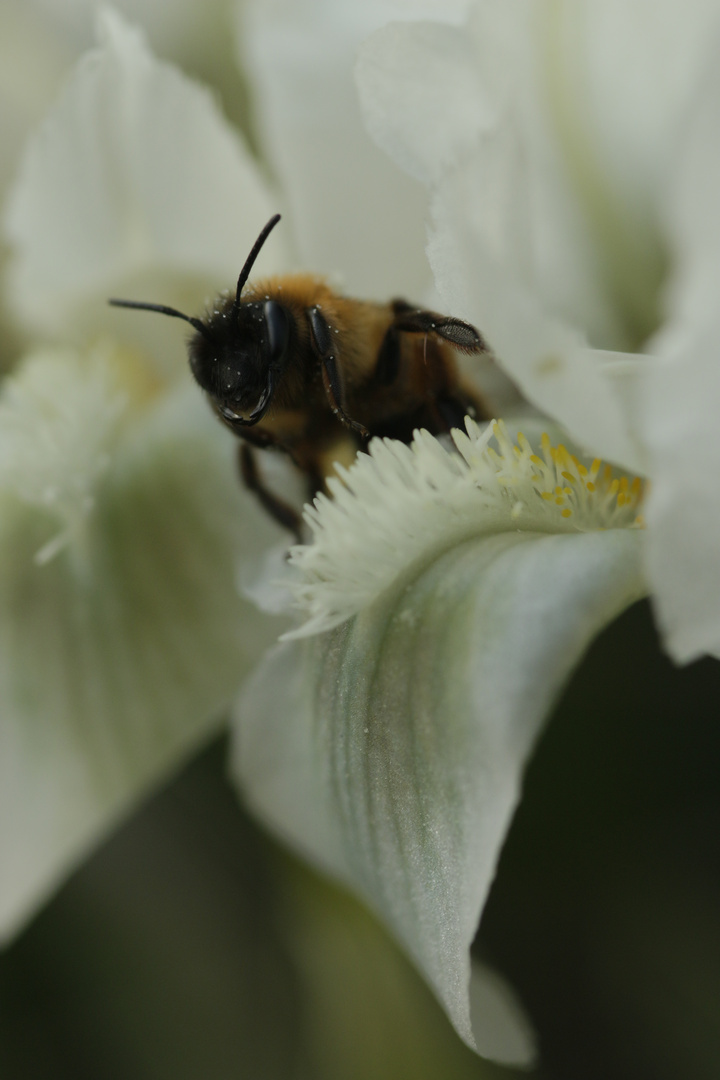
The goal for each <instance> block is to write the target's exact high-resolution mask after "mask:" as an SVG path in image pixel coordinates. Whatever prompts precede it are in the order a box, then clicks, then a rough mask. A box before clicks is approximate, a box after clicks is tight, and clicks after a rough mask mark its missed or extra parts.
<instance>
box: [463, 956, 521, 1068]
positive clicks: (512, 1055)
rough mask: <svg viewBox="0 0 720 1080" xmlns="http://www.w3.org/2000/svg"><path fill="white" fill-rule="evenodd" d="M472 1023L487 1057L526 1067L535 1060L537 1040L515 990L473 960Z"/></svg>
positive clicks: (483, 965)
mask: <svg viewBox="0 0 720 1080" xmlns="http://www.w3.org/2000/svg"><path fill="white" fill-rule="evenodd" d="M470 1021H471V1023H472V1029H473V1035H474V1036H475V1042H476V1043H477V1045H478V1047H481V1048H482V1053H483V1056H484V1057H489V1058H492V1060H493V1061H500V1062H502V1063H503V1064H504V1065H519V1066H523V1067H525V1068H527V1067H528V1066H530V1065H532V1064H533V1063H534V1061H535V1058H536V1054H537V1051H536V1047H535V1037H534V1034H533V1030H532V1027H531V1026H530V1023H529V1021H528V1019H527V1017H526V1016H525V1013H524V1012H523V1009H522V1006H521V1005H520V1003H519V1002H518V1000H517V997H516V995H515V993H514V992H513V990H512V988H511V987H510V986H509V984H508V983H507V982H506V980H505V979H503V978H502V976H501V975H498V973H497V972H496V971H494V970H493V969H492V968H489V967H488V966H487V965H486V964H481V963H479V962H478V961H477V960H473V963H472V968H471V972H470Z"/></svg>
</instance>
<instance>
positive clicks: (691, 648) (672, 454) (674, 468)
mask: <svg viewBox="0 0 720 1080" xmlns="http://www.w3.org/2000/svg"><path fill="white" fill-rule="evenodd" d="M718 283H720V278H719V279H718ZM719 340H720V319H718V318H717V316H715V318H712V319H709V320H708V322H707V324H706V325H705V326H704V327H701V326H697V327H696V328H695V329H694V332H693V333H692V335H689V336H688V339H687V341H686V345H685V348H684V349H682V350H679V351H677V352H675V353H674V354H673V355H672V356H671V357H670V358H662V359H657V360H656V361H655V365H656V370H655V371H654V372H653V377H652V379H648V380H647V382H646V392H647V398H646V401H645V402H644V417H643V419H644V435H645V439H646V442H647V445H648V454H649V456H650V461H651V470H652V471H651V475H652V477H653V480H652V484H651V486H650V492H649V496H648V501H647V507H646V520H647V523H648V544H647V559H648V573H649V577H650V580H651V582H652V587H653V593H654V597H655V604H656V610H657V615H658V618H659V621H660V625H661V627H662V628H663V631H664V636H665V642H666V644H667V646H668V648H669V650H670V653H671V655H672V656H674V657H675V659H676V660H678V661H680V662H687V661H690V660H694V659H696V658H697V657H699V656H701V655H702V654H703V653H711V654H712V655H714V656H718V657H720V560H719V559H718V552H719V551H720V498H718V477H719V476H720V442H719V441H718V437H717V418H718V416H719V415H720V376H719V372H720V367H719V359H720V358H719V354H718V341H719Z"/></svg>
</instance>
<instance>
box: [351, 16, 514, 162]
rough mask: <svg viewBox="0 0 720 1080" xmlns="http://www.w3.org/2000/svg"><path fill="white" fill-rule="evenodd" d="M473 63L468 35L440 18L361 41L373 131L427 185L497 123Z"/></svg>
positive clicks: (360, 72) (361, 72) (361, 76)
mask: <svg viewBox="0 0 720 1080" xmlns="http://www.w3.org/2000/svg"><path fill="white" fill-rule="evenodd" d="M474 61H475V57H474V54H473V49H472V43H471V42H470V41H469V40H468V35H467V34H466V33H462V32H460V31H458V30H457V29H456V28H455V27H449V26H442V25H438V24H437V23H416V24H412V25H410V26H404V25H402V24H394V25H391V26H387V27H383V28H382V29H381V30H378V31H376V33H374V34H372V35H371V36H370V37H369V38H368V39H367V40H366V41H365V42H363V44H362V46H361V47H360V50H359V53H358V63H357V69H356V76H357V83H358V90H359V93H360V103H361V105H362V110H363V119H364V120H365V124H366V126H367V128H368V131H369V132H370V134H371V135H372V136H373V138H374V139H375V141H376V142H377V144H378V146H380V147H382V149H383V150H384V151H385V152H386V153H387V154H388V155H389V156H390V157H392V158H393V159H394V160H395V161H397V163H398V164H399V165H400V166H401V168H403V169H405V170H406V172H408V173H410V175H411V176H415V177H417V178H418V180H422V181H423V182H424V183H430V182H431V181H433V180H437V179H439V178H440V177H441V176H442V175H443V173H444V172H445V171H446V170H447V169H448V167H451V166H454V165H456V164H457V162H458V160H461V159H462V157H463V156H464V154H465V152H466V150H467V147H469V146H472V144H473V143H474V141H475V139H476V138H477V136H478V134H479V133H480V132H481V131H483V130H487V129H488V128H489V127H491V126H492V125H493V123H494V120H495V110H494V109H493V108H492V105H491V103H490V101H489V100H488V98H487V96H486V95H485V94H484V90H483V86H482V82H481V80H480V77H479V73H478V70H477V67H476V65H475V62H474ZM439 90H440V92H439ZM448 101H451V102H452V109H448Z"/></svg>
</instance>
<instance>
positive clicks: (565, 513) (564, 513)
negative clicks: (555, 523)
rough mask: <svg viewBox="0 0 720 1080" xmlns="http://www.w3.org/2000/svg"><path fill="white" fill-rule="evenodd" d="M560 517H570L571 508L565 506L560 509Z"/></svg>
mask: <svg viewBox="0 0 720 1080" xmlns="http://www.w3.org/2000/svg"><path fill="white" fill-rule="evenodd" d="M560 517H564V518H569V517H572V510H571V509H570V508H569V507H566V508H565V509H564V510H563V511H562V513H561V514H560Z"/></svg>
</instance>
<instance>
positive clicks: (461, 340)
mask: <svg viewBox="0 0 720 1080" xmlns="http://www.w3.org/2000/svg"><path fill="white" fill-rule="evenodd" d="M392 309H393V312H394V314H395V318H394V320H393V322H392V326H391V329H394V330H400V331H404V332H405V333H407V334H437V335H438V337H441V338H443V339H444V340H445V341H449V342H450V344H451V345H454V346H455V348H456V349H459V350H460V351H461V352H466V353H478V352H488V351H489V350H488V347H487V345H486V344H485V342H484V340H483V338H482V337H481V335H480V334H479V333H478V331H477V330H476V329H475V327H474V326H471V325H470V323H466V322H463V321H462V319H453V318H451V317H450V316H448V315H438V314H437V312H435V311H424V310H423V309H422V308H413V307H411V306H410V304H408V303H407V301H405V300H393V302H392Z"/></svg>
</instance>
